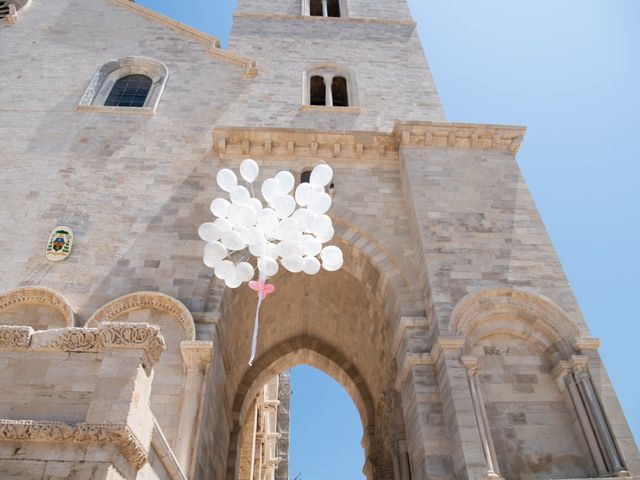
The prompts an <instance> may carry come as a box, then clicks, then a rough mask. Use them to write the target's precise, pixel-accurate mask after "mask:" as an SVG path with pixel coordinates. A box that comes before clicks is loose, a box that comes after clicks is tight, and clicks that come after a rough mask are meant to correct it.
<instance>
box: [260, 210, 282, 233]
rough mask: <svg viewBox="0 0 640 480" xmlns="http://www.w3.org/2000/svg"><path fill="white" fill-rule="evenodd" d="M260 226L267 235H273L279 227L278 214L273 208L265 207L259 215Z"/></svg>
mask: <svg viewBox="0 0 640 480" xmlns="http://www.w3.org/2000/svg"><path fill="white" fill-rule="evenodd" d="M258 228H259V229H260V230H261V231H263V232H264V233H265V234H266V235H269V236H273V235H275V231H276V229H277V228H278V215H277V214H276V211H275V210H273V209H272V208H264V209H263V210H262V213H260V214H259V215H258Z"/></svg>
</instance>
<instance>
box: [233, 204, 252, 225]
mask: <svg viewBox="0 0 640 480" xmlns="http://www.w3.org/2000/svg"><path fill="white" fill-rule="evenodd" d="M256 220H257V218H256V212H255V211H254V210H253V208H251V207H250V206H249V205H238V204H235V203H234V204H233V205H231V206H230V207H229V222H230V223H231V224H232V225H233V226H235V227H246V226H248V225H255V223H256Z"/></svg>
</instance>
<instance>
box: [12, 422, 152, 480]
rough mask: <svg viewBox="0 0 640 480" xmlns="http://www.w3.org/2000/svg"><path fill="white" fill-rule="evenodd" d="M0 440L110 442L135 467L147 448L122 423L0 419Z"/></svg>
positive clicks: (142, 462) (144, 460)
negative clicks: (72, 423)
mask: <svg viewBox="0 0 640 480" xmlns="http://www.w3.org/2000/svg"><path fill="white" fill-rule="evenodd" d="M0 441H29V442H73V443H113V444H115V445H116V446H117V447H118V450H119V451H120V453H121V454H122V456H124V457H125V458H126V459H127V461H128V462H129V463H130V464H131V466H133V467H134V468H135V469H136V470H140V469H141V468H142V467H143V466H144V464H145V463H147V452H146V451H145V449H144V448H143V447H142V444H141V443H140V441H139V440H138V439H137V438H136V436H135V435H134V434H133V432H132V431H131V429H130V428H129V427H128V426H126V425H119V424H95V423H79V424H76V425H67V424H66V423H62V422H42V421H34V420H6V419H0Z"/></svg>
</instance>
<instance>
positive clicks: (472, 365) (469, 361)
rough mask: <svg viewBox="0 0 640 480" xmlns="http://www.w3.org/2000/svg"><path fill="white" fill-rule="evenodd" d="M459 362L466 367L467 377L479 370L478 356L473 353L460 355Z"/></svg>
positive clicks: (472, 375)
mask: <svg viewBox="0 0 640 480" xmlns="http://www.w3.org/2000/svg"><path fill="white" fill-rule="evenodd" d="M460 363H461V364H462V365H464V368H466V369H467V376H468V377H469V378H473V377H475V376H476V375H477V374H478V372H480V365H479V364H478V357H475V356H473V355H461V356H460Z"/></svg>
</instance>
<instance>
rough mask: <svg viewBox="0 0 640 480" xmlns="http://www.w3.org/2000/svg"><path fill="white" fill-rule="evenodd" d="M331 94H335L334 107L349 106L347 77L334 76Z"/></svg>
mask: <svg viewBox="0 0 640 480" xmlns="http://www.w3.org/2000/svg"><path fill="white" fill-rule="evenodd" d="M331 95H332V96H333V106H334V107H348V106H349V94H348V93H347V79H346V78H344V77H333V82H332V84H331Z"/></svg>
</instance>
